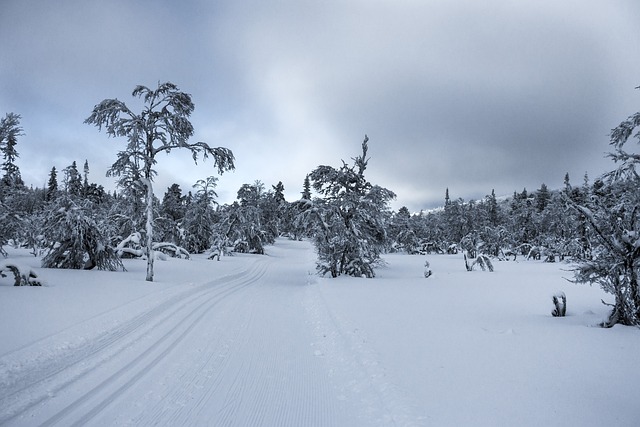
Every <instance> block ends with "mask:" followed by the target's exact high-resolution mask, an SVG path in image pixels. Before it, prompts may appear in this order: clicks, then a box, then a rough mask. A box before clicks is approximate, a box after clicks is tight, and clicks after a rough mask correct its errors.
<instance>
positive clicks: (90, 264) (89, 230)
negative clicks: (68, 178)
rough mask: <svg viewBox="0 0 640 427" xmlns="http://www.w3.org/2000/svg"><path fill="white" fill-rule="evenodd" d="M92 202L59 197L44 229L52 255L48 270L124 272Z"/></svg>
mask: <svg viewBox="0 0 640 427" xmlns="http://www.w3.org/2000/svg"><path fill="white" fill-rule="evenodd" d="M96 213H97V212H96V210H95V209H93V205H92V203H91V202H89V201H86V200H74V198H72V197H70V196H69V195H66V194H65V195H63V196H61V197H59V198H58V199H57V200H56V202H55V204H54V205H53V206H51V208H50V210H49V212H48V214H47V217H46V219H45V220H44V225H43V229H42V234H43V235H44V238H45V241H46V243H47V247H48V252H47V254H46V255H45V257H44V258H43V259H42V266H43V267H45V268H71V269H91V268H94V267H97V268H98V269H100V270H117V269H119V268H122V269H124V267H123V265H122V262H121V261H120V258H119V257H118V256H117V254H116V252H115V250H114V249H113V248H112V247H111V246H110V242H109V239H108V237H107V236H105V234H104V233H103V232H102V230H101V228H102V227H101V225H100V224H99V220H98V219H97V218H96Z"/></svg>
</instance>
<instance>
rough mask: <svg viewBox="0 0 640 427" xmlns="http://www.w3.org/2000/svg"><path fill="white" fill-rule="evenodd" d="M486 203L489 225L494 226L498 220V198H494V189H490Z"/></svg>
mask: <svg viewBox="0 0 640 427" xmlns="http://www.w3.org/2000/svg"><path fill="white" fill-rule="evenodd" d="M487 205H488V220H489V225H490V226H491V227H495V226H497V225H498V221H499V215H500V214H499V207H498V199H497V198H496V191H495V190H491V195H490V196H488V197H487Z"/></svg>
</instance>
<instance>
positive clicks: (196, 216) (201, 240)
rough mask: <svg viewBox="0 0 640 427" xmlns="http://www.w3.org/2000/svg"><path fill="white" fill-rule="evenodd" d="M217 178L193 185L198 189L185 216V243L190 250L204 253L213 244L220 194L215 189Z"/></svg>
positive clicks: (199, 181) (211, 177)
mask: <svg viewBox="0 0 640 427" xmlns="http://www.w3.org/2000/svg"><path fill="white" fill-rule="evenodd" d="M217 180H218V178H216V177H214V176H210V177H208V178H207V179H206V180H204V179H201V180H198V181H197V182H196V183H195V184H194V185H193V188H195V189H196V190H197V191H196V194H195V195H193V196H192V199H191V201H190V203H189V205H188V208H187V209H186V211H185V216H184V233H185V243H184V245H185V248H186V249H187V250H188V251H189V252H195V253H202V252H204V251H205V250H207V249H209V248H210V247H211V245H212V244H213V239H214V232H215V229H216V228H215V226H216V222H217V221H216V212H215V209H214V204H215V198H216V197H217V196H218V195H217V194H216V192H215V190H214V189H215V187H216V182H217Z"/></svg>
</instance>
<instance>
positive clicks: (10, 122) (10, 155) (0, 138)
mask: <svg viewBox="0 0 640 427" xmlns="http://www.w3.org/2000/svg"><path fill="white" fill-rule="evenodd" d="M22 132H23V131H22V127H21V126H20V115H19V114H15V113H8V114H7V115H6V116H5V117H4V118H3V119H1V120H0V151H1V152H2V157H3V159H4V162H3V163H2V170H3V171H4V176H3V177H2V184H3V185H4V186H6V187H9V188H15V187H21V186H23V185H24V182H23V181H22V177H21V176H20V169H19V168H18V166H16V164H15V161H16V159H17V158H18V152H17V151H16V144H17V143H18V136H20V135H22V134H23V133H22Z"/></svg>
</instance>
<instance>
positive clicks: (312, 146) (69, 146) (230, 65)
mask: <svg viewBox="0 0 640 427" xmlns="http://www.w3.org/2000/svg"><path fill="white" fill-rule="evenodd" d="M0 9H1V10H0V37H2V40H4V41H5V45H6V46H8V48H5V49H3V50H2V52H0V85H1V87H0V113H2V114H4V113H5V112H16V113H18V114H21V115H22V117H23V121H22V124H23V127H24V129H25V133H26V135H25V136H23V137H22V138H21V139H20V141H19V145H18V150H19V152H20V154H21V157H20V163H19V166H20V168H21V170H22V173H23V176H24V178H25V181H27V182H28V183H31V184H33V185H36V186H42V185H44V183H45V182H46V179H47V173H48V171H49V170H50V169H51V167H52V166H56V168H58V169H62V168H64V167H66V166H68V165H69V164H70V163H71V162H72V161H73V160H76V161H77V162H78V163H83V162H84V160H85V159H88V161H89V164H90V166H91V170H92V175H91V178H92V179H93V180H95V181H97V182H101V183H103V184H104V185H105V186H108V187H112V185H113V184H112V181H111V180H110V179H107V178H103V176H102V175H103V174H104V171H106V169H107V168H108V167H109V165H110V164H111V163H112V162H113V160H114V159H115V154H116V153H117V151H118V150H119V149H121V148H122V147H124V142H122V141H116V140H109V139H108V138H107V137H106V135H104V134H100V133H98V131H97V129H95V128H91V127H89V126H87V125H84V124H83V123H82V122H83V120H84V119H85V118H86V117H87V116H88V115H89V114H90V112H91V109H92V108H93V106H94V105H95V104H97V103H98V102H99V101H101V100H102V99H104V98H119V99H121V100H123V101H125V102H127V103H131V104H132V105H136V104H135V100H133V99H132V98H131V97H130V93H131V91H132V90H133V88H134V87H135V85H137V84H144V85H147V86H154V85H155V84H157V82H158V81H172V82H174V83H176V84H177V85H178V86H179V87H180V88H181V89H183V90H184V91H186V92H189V93H191V94H192V96H193V100H194V102H195V104H196V111H195V113H194V116H193V124H194V126H195V129H196V138H197V139H198V140H202V141H205V142H207V143H209V144H211V145H214V146H226V147H229V148H231V149H232V150H233V151H234V153H235V155H236V157H237V170H236V172H234V173H230V174H225V175H223V176H222V177H221V179H220V181H219V188H218V190H219V191H218V193H219V194H220V202H222V203H228V202H231V201H232V200H234V199H235V194H236V192H237V190H238V189H239V188H240V186H241V185H242V184H243V183H251V182H254V181H255V180H262V181H263V182H264V183H265V184H266V185H267V187H269V188H270V186H271V185H274V184H276V183H277V182H278V181H282V182H283V183H284V185H285V188H286V190H287V199H288V200H292V199H295V198H297V197H298V195H299V193H300V191H301V190H302V181H303V179H304V176H305V175H306V174H307V173H308V172H310V171H311V170H312V169H314V168H315V167H316V166H318V165H320V164H330V165H335V166H338V165H340V164H341V163H340V161H341V160H345V161H349V160H350V158H351V157H354V156H355V155H357V154H358V153H359V148H360V143H361V141H362V138H363V137H364V134H365V133H366V134H368V136H369V138H370V155H371V162H370V169H369V171H368V173H369V175H368V177H369V179H370V181H372V182H374V183H376V184H379V185H382V186H385V187H388V188H389V189H391V190H393V191H394V192H396V193H397V195H398V200H397V202H396V203H395V205H396V206H395V207H399V206H402V205H406V206H407V207H409V208H410V209H412V210H419V209H421V208H428V207H432V206H435V205H437V204H439V203H441V202H442V199H443V197H444V191H445V188H447V187H448V188H449V189H450V193H451V195H452V197H463V198H465V199H470V198H479V197H483V196H484V195H486V194H489V193H490V192H491V190H492V189H495V191H496V193H498V194H510V193H511V192H512V191H513V190H515V189H518V190H520V189H522V188H524V187H527V189H529V190H535V189H536V188H538V187H539V186H540V184H542V183H543V182H545V183H546V184H547V185H549V186H550V187H551V188H557V187H559V186H560V185H561V183H562V179H563V177H564V174H565V173H566V172H568V173H569V174H570V175H571V177H572V180H573V181H575V182H581V180H582V176H583V174H584V173H585V172H588V173H589V175H591V176H594V177H595V176H597V175H599V174H600V173H601V172H603V171H605V170H606V169H608V168H609V167H610V165H609V161H608V160H606V159H604V158H603V153H604V152H606V151H607V150H608V146H607V142H608V138H607V135H608V132H609V130H610V129H611V128H612V127H614V126H616V125H617V123H619V122H620V121H621V120H623V119H625V118H626V117H627V116H628V115H630V114H632V113H634V112H635V111H637V110H638V108H637V104H638V103H637V101H638V95H640V93H638V92H637V91H634V87H635V86H638V85H640V81H639V80H640V78H639V77H638V73H637V70H638V69H640V57H638V55H634V54H632V52H635V51H636V50H637V46H638V42H640V30H639V29H638V28H637V20H638V18H639V17H640V7H639V6H637V4H636V2H633V1H631V0H629V1H622V0H620V1H611V2H599V1H566V2H557V1H547V0H543V1H522V2H511V1H506V0H505V1H489V2H483V3H482V4H480V3H478V2H475V1H456V2H452V1H404V0H403V1H385V0H374V1H364V0H362V1H350V2H342V1H329V2H311V1H282V2H263V1H216V2H207V1H185V2H180V3H175V2H170V1H165V2H155V1H139V2H129V1H124V0H122V1H109V2H98V1H95V2H94V1H79V0H78V1H75V0H74V1H71V0H68V1H60V2H40V1H35V0H33V1H30V0H26V1H25V0H23V1H19V0H9V1H5V2H4V3H3V5H2V6H0ZM159 160H160V161H159V165H158V169H159V176H158V180H157V184H156V192H157V193H158V194H159V195H160V196H161V194H162V192H163V191H164V190H165V189H166V187H167V186H169V185H170V184H171V183H173V182H177V183H179V184H180V185H181V187H182V188H183V190H184V191H186V190H188V189H189V187H190V186H191V184H193V183H194V182H195V181H197V180H198V179H201V178H203V177H205V176H208V175H212V174H213V173H214V171H213V168H212V167H211V166H210V165H207V163H202V164H199V165H198V166H197V167H193V166H192V163H191V160H190V159H189V156H188V155H182V154H177V153H176V152H173V153H172V154H171V156H168V157H166V158H163V156H162V157H161V158H160V159H159Z"/></svg>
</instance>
